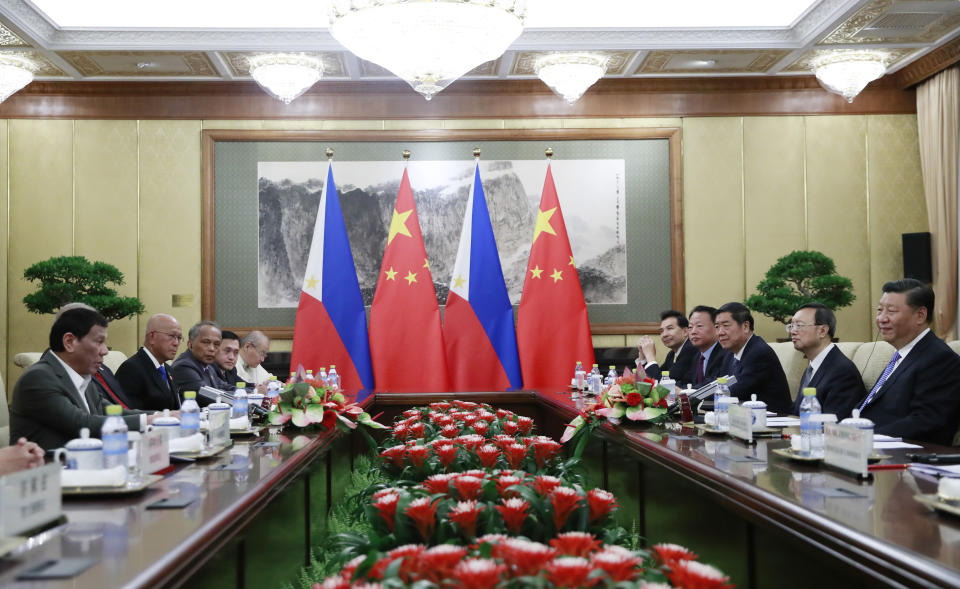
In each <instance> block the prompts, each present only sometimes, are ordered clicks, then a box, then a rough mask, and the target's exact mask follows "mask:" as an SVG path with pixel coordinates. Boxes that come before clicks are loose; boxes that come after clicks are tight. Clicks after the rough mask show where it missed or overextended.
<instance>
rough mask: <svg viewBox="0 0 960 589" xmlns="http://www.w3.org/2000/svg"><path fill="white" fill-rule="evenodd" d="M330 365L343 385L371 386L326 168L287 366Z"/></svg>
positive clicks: (343, 233)
mask: <svg viewBox="0 0 960 589" xmlns="http://www.w3.org/2000/svg"><path fill="white" fill-rule="evenodd" d="M301 364H302V365H303V367H304V368H305V369H311V370H313V371H315V372H316V371H319V369H320V367H321V366H327V365H330V364H333V365H336V367H337V373H338V374H339V375H340V380H341V386H342V387H343V388H344V389H345V390H348V391H356V390H361V389H373V369H372V368H371V364H370V344H369V340H368V339H367V316H366V312H365V310H364V307H363V296H362V295H361V294H360V283H359V282H358V281H357V269H356V267H355V266H354V264H353V254H352V253H351V251H350V241H349V240H348V239H347V227H346V225H344V223H343V211H342V210H341V209H340V195H339V194H337V186H336V184H335V183H334V181H333V161H331V162H330V165H329V167H328V169H327V181H326V182H324V184H323V196H322V197H321V198H320V208H319V210H318V211H317V223H316V225H315V226H314V228H313V241H312V242H311V243H310V255H309V257H308V258H307V271H306V273H305V274H304V276H303V286H302V289H301V291H300V304H299V305H298V306H297V318H296V322H295V323H294V328H293V353H292V354H291V358H290V366H291V369H296V367H297V366H298V365H301Z"/></svg>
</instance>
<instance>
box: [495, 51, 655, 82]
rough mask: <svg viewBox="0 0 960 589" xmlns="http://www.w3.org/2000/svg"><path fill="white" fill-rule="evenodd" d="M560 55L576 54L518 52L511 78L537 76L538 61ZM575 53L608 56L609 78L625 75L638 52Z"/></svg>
mask: <svg viewBox="0 0 960 589" xmlns="http://www.w3.org/2000/svg"><path fill="white" fill-rule="evenodd" d="M558 53H574V51H520V52H517V54H516V56H515V57H514V60H513V66H511V68H510V75H511V76H535V75H537V72H536V68H535V67H534V66H535V64H536V62H537V59H539V58H541V57H543V56H544V55H554V54H558ZM575 53H596V54H600V55H606V56H607V73H606V75H608V76H616V75H620V74H622V73H623V71H624V69H626V67H627V64H629V63H630V60H631V59H632V58H633V56H634V55H635V54H636V53H637V52H636V51H603V50H598V51H576V52H575Z"/></svg>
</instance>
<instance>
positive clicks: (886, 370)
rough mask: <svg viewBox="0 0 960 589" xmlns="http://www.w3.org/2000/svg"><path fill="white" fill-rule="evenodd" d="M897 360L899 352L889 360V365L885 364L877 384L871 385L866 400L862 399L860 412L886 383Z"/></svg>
mask: <svg viewBox="0 0 960 589" xmlns="http://www.w3.org/2000/svg"><path fill="white" fill-rule="evenodd" d="M899 360H900V352H894V353H893V358H890V363H889V364H887V367H886V368H884V369H883V374H881V375H880V378H879V379H878V380H877V384H875V385H873V388H872V389H871V390H870V394H869V395H867V398H866V399H864V400H863V403H862V404H861V405H860V411H863V408H864V407H866V406H867V405H868V404H869V403H870V401H872V400H873V397H874V396H876V394H877V391H879V390H880V387H882V386H883V383H885V382H887V378H889V377H890V373H891V372H893V367H894V366H896V365H897V361H899Z"/></svg>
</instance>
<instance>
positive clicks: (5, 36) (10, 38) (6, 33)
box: [0, 23, 29, 47]
mask: <svg viewBox="0 0 960 589" xmlns="http://www.w3.org/2000/svg"><path fill="white" fill-rule="evenodd" d="M28 45H29V44H28V43H27V42H25V41H24V40H23V39H21V38H20V37H18V36H17V35H16V34H14V32H13V31H11V30H10V29H8V28H7V27H5V26H3V24H2V23H0V46H2V47H27V46H28Z"/></svg>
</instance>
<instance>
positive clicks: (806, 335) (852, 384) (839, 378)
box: [787, 303, 863, 419]
mask: <svg viewBox="0 0 960 589" xmlns="http://www.w3.org/2000/svg"><path fill="white" fill-rule="evenodd" d="M836 329H837V317H836V315H834V314H833V311H832V310H831V309H830V308H829V307H827V306H826V305H822V304H820V303H807V304H806V305H801V306H800V308H799V309H797V312H796V313H794V314H793V319H792V320H791V322H790V323H789V324H787V335H789V336H790V341H792V342H793V347H794V348H795V349H796V350H797V351H799V352H800V353H802V354H803V355H804V357H806V359H807V360H809V361H810V364H809V365H808V366H807V369H806V370H804V372H803V377H802V378H801V379H800V387H799V389H798V390H797V398H796V399H795V400H794V401H793V414H794V415H800V401H802V400H803V389H804V388H806V387H814V388H816V389H817V401H819V402H820V407H821V410H822V411H823V413H833V414H834V415H836V416H837V419H846V418H847V417H850V411H851V410H852V409H853V407H854V405H855V404H856V402H857V400H858V399H860V398H862V397H863V379H862V378H860V371H859V370H857V366H856V365H855V364H854V363H853V362H851V361H850V359H849V358H847V357H846V356H845V355H844V354H843V352H841V351H840V348H838V347H837V346H836V345H835V344H834V343H833V341H832V340H833V334H834V333H835V332H836Z"/></svg>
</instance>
